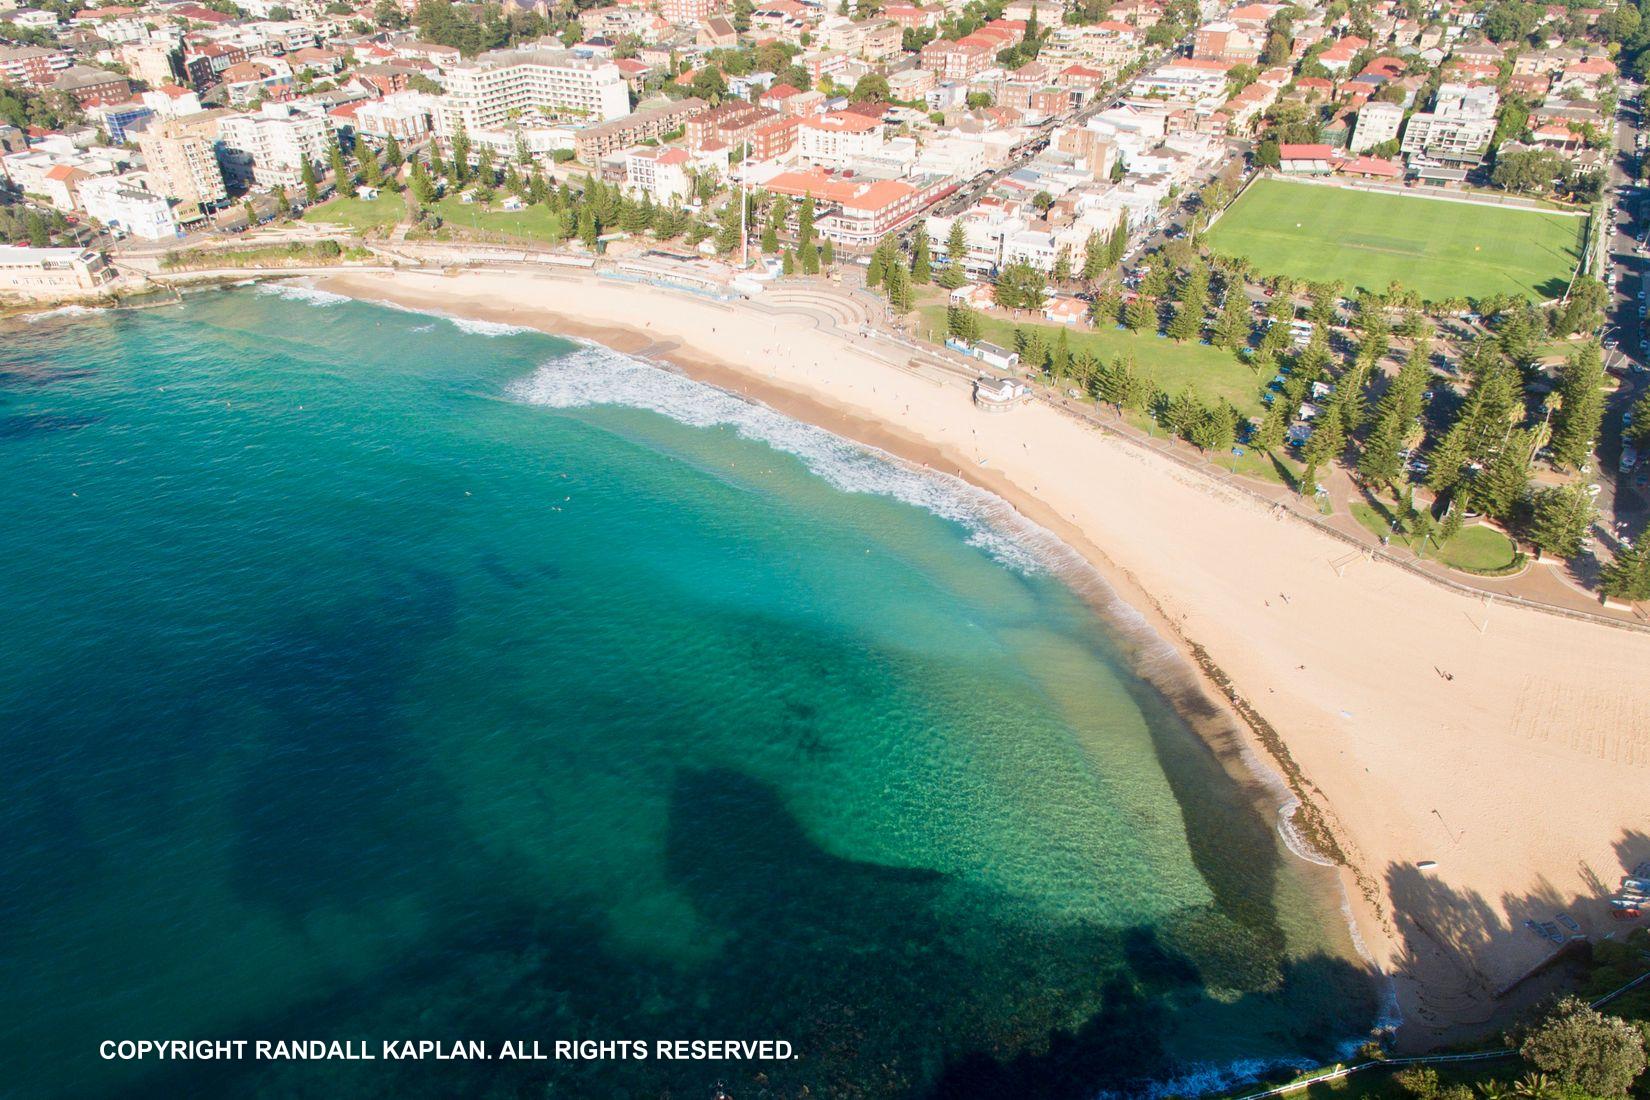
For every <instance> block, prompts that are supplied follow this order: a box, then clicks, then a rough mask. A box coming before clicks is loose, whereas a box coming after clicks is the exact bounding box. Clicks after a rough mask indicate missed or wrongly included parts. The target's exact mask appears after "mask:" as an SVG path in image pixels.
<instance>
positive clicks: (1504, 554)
mask: <svg viewBox="0 0 1650 1100" xmlns="http://www.w3.org/2000/svg"><path fill="white" fill-rule="evenodd" d="M1433 556H1434V557H1436V558H1437V559H1438V560H1439V561H1441V562H1443V563H1444V564H1445V565H1447V566H1449V567H1450V568H1452V569H1464V570H1466V571H1467V572H1468V573H1495V572H1499V571H1500V570H1503V569H1509V568H1511V567H1512V564H1513V562H1514V560H1515V559H1516V558H1517V556H1518V548H1517V547H1516V546H1514V545H1513V541H1512V539H1509V538H1508V537H1507V536H1506V535H1503V534H1502V533H1501V532H1500V531H1497V530H1496V529H1495V528H1493V527H1484V526H1476V527H1463V528H1461V530H1460V531H1458V532H1457V533H1456V535H1455V537H1454V538H1452V539H1450V540H1449V541H1448V542H1446V543H1444V545H1443V547H1442V548H1441V549H1440V550H1438V551H1437V552H1436V553H1435V554H1434V555H1433Z"/></svg>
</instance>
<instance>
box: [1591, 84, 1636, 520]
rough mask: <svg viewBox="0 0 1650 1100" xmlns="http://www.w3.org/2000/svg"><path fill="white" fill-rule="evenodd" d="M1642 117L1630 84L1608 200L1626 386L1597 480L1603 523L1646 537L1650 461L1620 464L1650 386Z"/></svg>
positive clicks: (1603, 437) (1611, 406)
mask: <svg viewBox="0 0 1650 1100" xmlns="http://www.w3.org/2000/svg"><path fill="white" fill-rule="evenodd" d="M1644 121H1645V120H1644V114H1643V108H1642V106H1641V105H1640V103H1639V100H1638V99H1637V98H1636V97H1635V95H1634V88H1633V87H1632V86H1628V87H1627V88H1625V89H1624V90H1623V92H1622V104H1621V106H1620V107H1619V108H1618V109H1617V112H1616V128H1615V135H1614V136H1615V145H1616V154H1615V156H1614V157H1612V158H1611V162H1610V175H1609V180H1608V184H1609V190H1608V192H1607V198H1606V202H1607V203H1609V204H1610V205H1609V206H1607V210H1608V211H1609V213H1608V214H1607V219H1608V220H1609V222H1610V223H1611V227H1610V228H1611V232H1610V239H1609V261H1610V267H1611V270H1612V271H1613V272H1614V274H1615V277H1616V285H1615V291H1614V293H1612V294H1611V296H1610V306H1609V310H1610V315H1609V318H1608V332H1609V336H1610V337H1612V338H1613V339H1614V340H1616V341H1617V342H1618V347H1617V348H1616V350H1615V351H1614V352H1612V353H1609V354H1608V357H1607V363H1608V365H1609V367H1610V369H1611V374H1612V375H1613V376H1614V377H1616V378H1617V379H1619V380H1620V385H1619V387H1618V388H1617V390H1616V392H1615V393H1613V394H1612V395H1611V396H1610V399H1609V402H1608V407H1607V410H1606V412H1605V416H1604V426H1603V428H1602V429H1601V431H1600V433H1599V445H1598V459H1599V462H1600V469H1599V470H1597V471H1595V475H1596V476H1595V477H1594V480H1595V481H1596V482H1597V483H1598V484H1599V485H1600V486H1601V487H1602V490H1601V492H1600V493H1599V499H1598V504H1599V515H1600V523H1601V526H1605V527H1606V528H1607V529H1608V530H1610V531H1611V532H1612V533H1621V532H1624V531H1625V532H1630V533H1632V534H1634V535H1635V536H1638V535H1640V534H1642V532H1643V527H1644V519H1645V513H1646V511H1647V508H1650V494H1647V492H1646V485H1645V484H1644V482H1645V480H1646V474H1647V472H1650V463H1641V464H1640V465H1639V466H1637V467H1636V468H1635V469H1633V470H1632V471H1631V472H1629V473H1626V474H1618V473H1617V472H1616V466H1617V463H1618V462H1620V460H1621V428H1622V423H1621V418H1622V414H1623V413H1624V412H1626V410H1627V409H1628V407H1629V406H1630V405H1632V403H1633V402H1634V401H1635V400H1637V398H1638V396H1639V394H1641V393H1643V392H1644V389H1645V387H1646V385H1647V384H1650V373H1646V369H1645V368H1646V362H1647V360H1650V322H1647V321H1646V319H1645V318H1644V317H1643V316H1642V315H1641V313H1640V310H1641V309H1642V308H1644V305H1645V303H1646V301H1647V300H1650V282H1647V276H1650V261H1647V260H1646V258H1645V257H1644V256H1641V255H1640V254H1639V244H1638V242H1639V241H1640V240H1641V239H1643V238H1644V237H1645V235H1646V234H1650V192H1647V191H1646V190H1645V189H1644V188H1642V187H1640V186H1638V185H1637V183H1636V182H1635V180H1636V179H1637V172H1636V169H1637V166H1638V161H1639V152H1638V140H1639V135H1640V133H1641V132H1643V131H1642V129H1641V128H1642V126H1643V123H1644ZM1645 152H1646V153H1647V154H1650V149H1646V150H1645Z"/></svg>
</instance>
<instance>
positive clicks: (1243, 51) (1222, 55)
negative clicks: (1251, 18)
mask: <svg viewBox="0 0 1650 1100" xmlns="http://www.w3.org/2000/svg"><path fill="white" fill-rule="evenodd" d="M1263 44H1264V42H1263V40H1262V36H1260V35H1257V34H1254V33H1252V32H1250V31H1246V30H1244V29H1243V28H1242V27H1239V26H1238V25H1237V24H1236V23H1232V22H1229V21H1226V20H1220V21H1217V22H1214V23H1205V24H1204V25H1203V26H1201V27H1199V28H1198V30H1197V37H1196V39H1194V41H1193V45H1192V56H1193V57H1195V58H1197V59H1198V60H1200V61H1227V62H1231V63H1232V64H1245V65H1247V64H1252V63H1253V62H1254V61H1256V60H1257V59H1258V58H1259V57H1260V49H1261V46H1262V45H1263Z"/></svg>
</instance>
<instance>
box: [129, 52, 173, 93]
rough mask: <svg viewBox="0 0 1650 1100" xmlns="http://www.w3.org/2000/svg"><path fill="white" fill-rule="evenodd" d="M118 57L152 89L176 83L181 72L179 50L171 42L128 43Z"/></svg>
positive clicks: (134, 74) (135, 75)
mask: <svg viewBox="0 0 1650 1100" xmlns="http://www.w3.org/2000/svg"><path fill="white" fill-rule="evenodd" d="M118 56H119V58H120V61H121V64H123V65H125V66H126V68H127V69H128V70H130V72H131V74H132V75H133V76H134V77H136V78H137V79H139V80H141V81H143V82H144V83H145V84H147V85H149V86H150V87H151V88H158V87H160V86H161V85H162V84H173V83H176V81H177V79H178V75H179V73H180V72H181V70H180V69H179V67H178V52H177V48H176V47H175V46H174V45H173V44H172V43H170V42H141V43H139V42H132V43H128V44H126V45H124V46H122V47H120V52H119V54H118Z"/></svg>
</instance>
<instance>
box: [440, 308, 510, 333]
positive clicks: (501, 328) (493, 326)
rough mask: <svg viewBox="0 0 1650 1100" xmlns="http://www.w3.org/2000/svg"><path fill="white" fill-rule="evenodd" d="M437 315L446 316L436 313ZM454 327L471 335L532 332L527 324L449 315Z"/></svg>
mask: <svg viewBox="0 0 1650 1100" xmlns="http://www.w3.org/2000/svg"><path fill="white" fill-rule="evenodd" d="M436 316H437V317H441V316H445V315H444V314H439V313H438V314H436ZM447 320H449V321H451V322H452V323H453V327H454V328H456V329H458V330H459V331H460V332H467V333H469V334H470V335H471V336H514V335H516V334H517V333H522V332H532V331H533V330H532V329H530V328H528V327H527V326H526V325H507V324H505V323H504V322H502V321H477V320H475V319H473V318H470V317H448V318H447Z"/></svg>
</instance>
